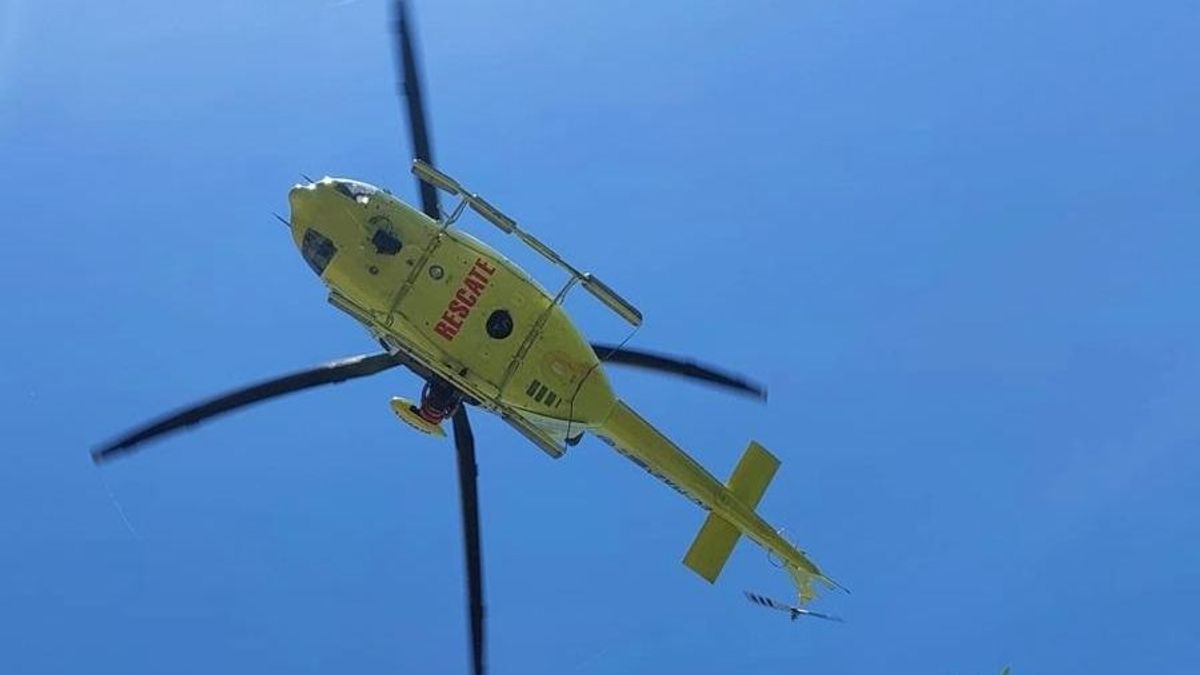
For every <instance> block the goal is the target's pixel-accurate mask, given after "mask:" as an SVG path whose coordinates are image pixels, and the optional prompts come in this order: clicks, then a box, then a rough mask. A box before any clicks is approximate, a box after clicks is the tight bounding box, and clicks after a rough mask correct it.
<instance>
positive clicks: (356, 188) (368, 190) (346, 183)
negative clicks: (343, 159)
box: [333, 180, 376, 204]
mask: <svg viewBox="0 0 1200 675" xmlns="http://www.w3.org/2000/svg"><path fill="white" fill-rule="evenodd" d="M333 188H334V189H335V190H337V191H338V192H340V193H342V194H343V195H346V196H347V197H349V198H350V199H353V200H354V201H356V202H358V203H360V204H365V203H367V201H368V200H369V199H370V198H371V195H374V194H375V192H376V190H375V188H373V187H371V186H370V185H367V184H366V183H359V182H358V181H352V180H335V181H333Z"/></svg>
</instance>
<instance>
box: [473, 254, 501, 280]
mask: <svg viewBox="0 0 1200 675" xmlns="http://www.w3.org/2000/svg"><path fill="white" fill-rule="evenodd" d="M475 267H478V268H479V269H481V270H483V271H484V273H486V274H487V275H488V276H489V277H490V276H492V275H493V274H495V273H496V268H495V267H492V266H491V265H489V264H487V263H486V262H484V261H483V258H476V259H475Z"/></svg>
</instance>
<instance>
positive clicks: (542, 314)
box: [93, 2, 837, 673]
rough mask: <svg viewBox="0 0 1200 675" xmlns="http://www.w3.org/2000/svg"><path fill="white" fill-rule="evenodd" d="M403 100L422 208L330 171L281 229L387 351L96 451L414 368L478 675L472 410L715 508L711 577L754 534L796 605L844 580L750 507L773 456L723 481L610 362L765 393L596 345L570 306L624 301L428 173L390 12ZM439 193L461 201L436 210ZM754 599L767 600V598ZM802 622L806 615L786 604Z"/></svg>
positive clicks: (420, 114)
mask: <svg viewBox="0 0 1200 675" xmlns="http://www.w3.org/2000/svg"><path fill="white" fill-rule="evenodd" d="M396 32H397V43H398V48H399V49H398V55H399V64H400V67H401V70H402V74H403V82H404V86H403V93H404V98H405V100H406V102H407V108H408V118H409V123H410V128H411V134H412V141H413V146H414V154H415V156H416V159H415V160H414V161H413V164H412V171H413V173H414V174H415V175H416V177H417V178H418V187H419V190H420V197H421V207H422V208H421V209H420V210H417V209H415V208H413V207H411V206H409V205H408V204H405V203H404V202H403V201H401V200H399V199H397V198H395V197H394V196H392V195H391V194H390V193H389V192H387V191H385V190H382V189H380V188H377V187H374V186H371V185H368V184H366V183H362V182H359V181H355V180H349V179H344V178H324V179H321V180H318V181H312V182H308V183H305V184H301V185H296V186H295V187H293V188H292V190H291V192H290V194H289V202H290V207H291V217H290V218H289V219H286V220H285V224H286V225H287V226H288V227H289V229H290V231H291V236H292V239H293V241H294V243H295V245H296V247H297V248H298V249H299V252H300V255H301V256H302V257H303V259H304V261H305V262H306V263H307V264H308V265H309V267H311V268H312V271H313V272H314V273H315V274H316V275H318V276H319V277H320V279H321V281H322V282H323V283H324V284H325V286H326V287H327V288H328V292H329V294H328V301H329V302H330V304H332V305H333V306H334V307H336V308H337V309H339V310H341V311H342V312H344V313H346V314H348V315H349V316H350V317H352V318H353V319H354V320H355V321H357V322H359V323H361V324H362V325H363V326H365V327H366V328H367V330H368V331H370V333H371V334H372V335H373V336H374V337H375V338H376V339H377V340H378V341H379V342H380V344H382V345H383V347H384V351H383V352H380V353H377V354H372V355H363V356H358V357H353V358H349V359H345V360H341V361H336V362H333V363H329V364H325V365H322V366H318V367H316V368H312V369H309V370H305V371H301V372H298V373H294V374H291V375H287V376H284V377H280V378H276V379H273V380H270V381H267V382H262V383H259V384H256V385H253V386H250V387H246V388H243V389H239V390H236V391H233V392H230V393H227V394H223V395H221V396H218V397H216V398H213V399H210V400H208V401H205V402H202V403H200V404H198V405H195V406H192V407H189V408H187V409H184V410H181V411H178V412H176V413H173V414H171V415H168V416H167V417H164V418H161V419H159V420H156V421H154V422H152V423H150V424H148V425H146V426H144V427H141V428H139V429H137V430H134V431H132V432H130V433H128V434H126V435H125V436H123V437H121V438H119V439H117V440H114V441H113V442H111V443H108V444H106V445H105V446H103V447H100V448H98V449H96V450H95V451H94V452H93V457H94V459H95V461H97V462H104V461H107V460H110V459H113V458H115V457H118V456H120V455H122V454H125V453H128V452H130V451H131V450H133V449H135V448H137V447H138V446H140V445H141V444H142V443H144V442H146V441H148V440H150V439H152V438H155V437H157V436H160V435H162V434H165V433H169V432H171V431H174V430H177V429H181V428H184V427H187V426H191V425H193V424H196V423H197V422H200V421H203V420H205V419H208V418H211V417H214V416H216V415H220V414H222V413H225V412H228V411H230V410H234V409H236V408H240V407H243V406H246V405H249V404H252V403H255V402H259V401H262V400H266V399H270V398H274V397H277V396H282V395H285V394H288V393H292V392H296V391H300V390H303V389H308V388H312V387H316V386H320V385H323V384H329V383H333V382H341V381H344V380H348V379H354V378H359V377H365V376H368V375H373V374H376V373H379V372H382V371H384V370H387V369H389V368H394V367H396V366H400V365H403V366H406V367H408V368H409V369H410V370H412V371H413V372H414V373H416V374H417V375H418V376H419V377H421V378H422V379H423V380H424V381H425V386H424V389H423V391H422V393H421V396H420V398H419V400H416V401H412V400H408V399H404V398H393V399H392V400H391V408H392V410H393V412H394V413H395V414H396V416H397V417H398V418H399V419H400V420H402V421H404V422H405V423H406V424H408V425H409V426H411V427H412V428H414V429H416V430H417V431H420V432H422V433H425V434H431V435H434V436H445V431H444V429H443V422H444V421H445V420H446V419H447V418H449V419H451V420H452V427H453V435H454V442H455V447H456V450H457V455H458V467H459V487H460V491H461V498H462V506H463V528H464V538H465V542H466V559H467V573H468V575H467V576H468V596H469V607H470V613H471V628H472V647H473V649H472V652H473V665H474V670H475V672H476V673H481V672H482V671H483V590H482V585H483V575H482V563H481V555H480V544H479V514H478V499H477V495H476V477H475V449H474V439H473V435H472V432H471V428H470V424H469V422H468V419H467V408H468V407H475V408H478V409H482V410H486V411H488V412H491V413H494V414H496V415H498V416H499V417H501V418H502V419H503V420H505V421H506V422H507V423H508V424H510V425H511V426H513V427H514V428H515V429H516V430H517V431H519V432H520V433H521V434H522V435H524V436H525V437H526V438H527V439H529V440H530V441H531V442H532V443H533V444H534V445H535V446H537V447H538V448H541V449H542V450H543V451H544V452H546V453H547V454H548V455H550V456H551V457H555V458H558V457H561V456H562V455H563V454H564V453H565V452H566V450H567V448H568V447H569V446H572V445H574V444H576V443H578V442H579V441H580V439H581V438H582V437H583V436H584V435H585V434H589V433H590V434H592V435H594V436H596V437H598V438H600V439H601V440H603V441H604V442H606V443H608V444H609V445H611V446H612V447H613V448H614V449H616V450H617V452H619V453H621V454H622V455H624V456H626V457H628V458H629V459H631V460H632V461H633V462H634V463H636V464H637V465H638V466H640V467H642V468H643V469H645V470H646V471H647V472H648V473H650V474H651V475H653V476H654V477H656V478H658V479H659V480H661V481H662V482H664V483H666V484H667V485H668V486H670V487H671V488H673V489H674V490H675V491H676V492H678V493H679V494H681V495H683V496H684V497H685V498H687V499H689V500H691V501H692V502H694V503H695V504H697V505H698V506H700V507H701V508H703V509H704V510H706V511H707V512H708V517H707V519H706V520H705V521H704V524H703V526H702V527H701V528H700V531H699V533H698V534H697V535H696V538H695V540H694V541H693V542H692V545H691V547H690V548H689V549H688V551H687V553H686V555H685V556H684V559H683V563H684V564H685V565H686V566H687V567H688V568H690V569H691V570H693V571H694V572H696V573H697V574H699V575H700V576H701V577H703V578H704V579H707V580H708V581H710V582H714V581H716V579H717V577H718V575H719V574H720V573H721V569H722V568H723V567H724V565H725V563H726V561H727V560H728V558H729V556H730V554H731V553H732V551H733V548H734V545H735V544H736V543H737V541H738V539H739V538H740V537H741V536H742V535H745V536H747V537H749V538H750V539H751V540H753V541H754V542H756V543H758V544H759V545H760V546H762V547H763V548H765V549H766V550H767V551H768V552H769V554H771V555H772V556H773V558H774V559H776V561H777V562H778V564H779V565H780V566H781V567H783V568H784V569H785V570H786V571H787V572H788V574H789V576H790V578H791V580H792V581H793V582H794V584H795V586H796V589H797V592H798V594H799V599H800V603H801V604H803V603H806V602H807V601H809V600H811V599H812V598H813V597H814V582H819V583H821V584H823V585H825V586H827V587H831V588H833V587H837V585H836V584H835V583H834V582H833V581H832V580H831V579H830V578H829V577H827V576H826V575H825V574H824V573H822V572H821V570H820V569H818V567H817V566H816V565H815V564H814V563H813V562H812V561H810V560H809V559H808V557H806V556H805V554H804V553H803V552H802V551H801V550H799V549H797V548H796V547H795V546H793V545H792V544H791V543H790V542H789V541H788V540H787V539H785V538H784V537H783V536H782V535H781V534H780V533H779V531H778V530H777V529H776V528H775V527H774V526H772V525H771V524H770V523H768V522H767V521H766V520H764V519H763V518H762V517H761V516H760V515H759V514H758V513H757V512H756V511H755V507H756V506H757V505H758V502H759V500H760V499H761V497H762V495H763V492H764V491H765V490H766V488H767V484H768V483H769V482H770V481H771V479H772V477H773V476H774V475H775V472H776V470H777V469H778V468H779V463H780V462H779V460H778V459H777V458H776V457H775V456H774V455H772V454H771V453H770V452H768V451H767V450H766V449H765V448H764V447H763V446H761V445H759V444H758V443H756V442H751V443H750V444H749V447H748V448H747V449H746V451H745V454H743V455H742V457H741V460H740V461H739V462H738V464H737V466H736V467H735V468H734V470H733V474H732V475H731V477H730V478H729V480H728V482H726V483H722V482H721V481H719V480H718V479H716V478H715V477H714V476H713V475H712V474H711V473H710V472H709V471H708V470H707V469H705V468H704V467H703V466H701V465H700V464H699V463H698V462H697V461H696V460H694V459H693V458H692V457H691V456H689V455H688V454H687V453H686V452H684V451H683V450H682V449H681V448H679V447H678V446H677V445H675V444H674V443H673V442H671V440H670V439H669V438H667V437H666V436H665V435H663V433H662V432H660V431H659V430H658V429H656V428H655V427H654V426H653V425H651V424H650V423H649V422H647V421H646V420H645V419H643V418H642V417H641V416H640V415H639V414H638V413H637V412H636V411H635V410H634V409H633V408H632V407H630V406H629V405H628V404H627V403H626V402H624V401H622V400H621V399H619V398H618V397H617V396H616V395H615V394H614V393H613V390H612V388H611V386H610V385H609V381H608V378H607V376H606V374H605V367H606V365H608V364H614V363H615V364H624V365H631V366H638V367H645V368H650V369H655V370H660V371H664V372H669V373H672V374H677V375H683V376H686V377H691V378H695V379H699V380H703V381H706V382H709V383H713V384H717V385H720V386H725V387H729V388H732V389H734V390H737V391H741V392H745V393H748V394H751V395H756V396H760V397H765V392H764V391H763V390H762V389H761V388H759V387H758V386H756V385H754V384H752V383H750V382H748V381H746V380H744V379H742V378H739V377H737V376H733V375H730V374H727V373H723V372H720V371H718V370H715V369H713V368H710V367H707V366H703V365H700V364H697V363H695V362H692V361H688V360H683V359H678V358H675V357H669V356H664V355H660V354H654V353H648V352H642V351H637V350H632V349H626V348H624V347H622V346H612V345H598V344H589V343H588V342H587V341H586V340H585V339H584V337H583V335H582V334H581V333H580V331H579V330H578V329H577V328H576V327H575V325H574V324H573V323H572V321H571V319H570V317H568V315H567V314H566V312H565V311H564V309H563V300H564V298H565V297H566V296H567V294H568V293H569V292H570V291H571V290H572V289H574V288H575V287H577V286H578V287H580V288H582V289H583V290H584V291H585V292H587V293H590V294H591V295H592V296H594V297H595V298H596V299H597V300H599V301H600V302H601V303H603V304H604V305H605V306H607V307H608V308H610V309H611V310H612V311H614V312H615V313H616V314H617V315H619V316H620V317H621V318H622V319H624V320H625V321H627V322H629V323H630V324H632V325H634V326H636V325H639V324H640V323H641V321H642V314H641V313H640V312H639V311H638V310H637V308H636V307H634V306H633V305H632V304H631V303H630V302H629V301H627V300H625V299H624V298H622V297H621V296H620V295H619V294H618V293H617V292H615V291H614V290H613V289H611V288H610V287H608V286H607V285H605V284H604V283H603V282H601V281H600V280H599V279H598V278H597V277H596V276H594V275H592V274H589V273H587V272H583V271H580V270H579V269H578V268H577V267H575V266H574V265H572V264H570V263H568V262H567V261H566V260H564V258H563V257H562V256H560V255H559V254H558V253H556V252H555V251H554V250H553V249H551V248H550V247H549V246H547V245H545V244H544V243H542V242H541V241H539V240H538V239H537V238H535V237H534V236H532V235H531V234H529V233H528V232H527V231H526V230H524V229H523V228H522V227H521V226H519V225H518V224H517V222H516V221H515V220H513V219H512V218H510V217H509V216H507V215H505V214H504V213H503V212H501V211H500V210H499V209H498V208H496V207H495V206H493V205H492V204H491V203H490V202H488V201H487V200H485V199H484V198H482V197H480V196H479V195H477V194H475V193H474V192H471V191H470V190H468V189H466V188H465V187H464V186H463V185H462V184H461V183H460V182H459V181H457V180H455V179H454V178H452V177H450V176H448V175H447V174H445V173H443V172H441V171H439V170H438V169H436V168H434V166H433V164H432V153H431V149H430V144H429V139H428V134H427V130H426V126H427V125H426V121H425V112H424V109H423V103H422V99H421V84H420V80H419V77H418V65H417V61H416V56H415V53H414V46H413V40H412V37H411V35H410V29H409V26H408V21H407V19H406V14H405V9H404V4H403V3H402V2H397V3H396ZM439 193H445V194H447V195H449V196H451V197H454V198H456V199H457V200H458V202H457V205H456V206H455V207H454V208H453V209H452V210H450V211H449V212H448V213H443V211H442V210H441V208H440V204H439V196H438V195H439ZM468 209H469V210H471V211H473V212H474V213H476V214H478V215H479V216H480V217H482V218H483V219H484V220H486V221H487V222H489V223H491V224H492V225H494V226H496V227H497V228H499V229H500V230H501V231H502V232H505V233H507V234H510V235H514V236H515V237H517V238H518V239H519V240H520V241H521V242H523V243H524V244H526V245H528V246H529V247H531V248H532V249H533V250H535V251H537V252H538V253H539V254H541V255H542V256H544V257H545V258H546V259H548V260H549V261H551V262H552V263H554V264H555V265H557V266H559V267H561V268H562V269H563V270H565V271H566V273H567V276H568V279H567V281H566V283H565V284H564V285H563V286H562V288H560V289H558V290H557V291H556V292H554V293H551V292H549V291H547V290H546V289H544V288H543V287H542V286H540V285H539V284H538V283H537V282H535V281H534V280H533V279H532V278H530V277H529V275H527V274H526V273H525V272H524V271H523V270H521V268H519V267H518V266H516V265H515V264H514V263H513V262H511V261H509V260H508V259H507V258H505V257H504V256H503V255H501V254H500V253H498V252H497V251H495V250H494V249H492V248H491V247H489V246H488V245H486V244H484V243H483V242H481V241H480V240H478V239H476V238H475V237H472V236H471V235H469V234H467V233H466V232H464V231H462V230H461V229H458V228H456V227H455V224H456V223H457V222H458V221H459V219H460V217H461V216H462V215H463V214H464V213H465V212H466V211H467V210H468ZM760 604H761V603H760ZM791 611H792V612H793V614H792V615H793V617H795V616H798V615H800V614H805V613H809V612H807V611H806V610H801V609H799V608H792V610H791Z"/></svg>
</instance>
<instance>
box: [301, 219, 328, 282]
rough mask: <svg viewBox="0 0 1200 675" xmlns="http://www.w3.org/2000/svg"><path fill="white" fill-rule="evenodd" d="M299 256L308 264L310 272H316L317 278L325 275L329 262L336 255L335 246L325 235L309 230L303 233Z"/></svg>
mask: <svg viewBox="0 0 1200 675" xmlns="http://www.w3.org/2000/svg"><path fill="white" fill-rule="evenodd" d="M300 254H301V255H303V256H304V262H306V263H308V266H309V267H311V268H312V271H313V272H316V274H317V276H321V275H322V274H324V273H325V268H326V267H327V266H328V265H329V261H330V260H333V256H335V255H337V246H334V245H333V242H332V241H330V240H329V238H328V237H326V236H325V235H323V234H321V233H320V232H317V231H316V230H314V229H312V228H309V229H307V230H305V231H304V241H303V243H302V245H301V247H300Z"/></svg>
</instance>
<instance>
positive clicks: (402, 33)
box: [394, 0, 441, 220]
mask: <svg viewBox="0 0 1200 675" xmlns="http://www.w3.org/2000/svg"><path fill="white" fill-rule="evenodd" d="M405 5H406V3H405V2H404V0H396V4H395V9H394V14H395V23H396V48H397V52H396V55H397V57H398V58H399V59H400V64H399V66H400V95H401V96H402V97H403V98H404V102H405V105H406V106H407V108H408V130H409V138H410V140H411V141H412V148H413V158H414V159H419V160H421V161H422V162H425V163H426V164H429V165H430V166H433V165H434V164H433V149H432V148H431V147H430V145H429V124H428V120H427V118H426V117H425V101H424V99H423V98H422V96H421V91H422V89H421V66H420V64H419V63H418V62H417V49H416V45H415V44H414V39H413V31H412V28H411V27H410V26H409V21H408V8H407V7H406V6H405ZM417 189H418V190H420V191H421V210H422V211H423V212H425V215H427V216H429V217H430V218H433V219H434V220H437V219H439V218H441V209H440V208H439V206H438V193H437V189H436V188H434V187H433V186H432V185H430V184H429V183H426V182H424V181H422V180H419V179H418V180H417Z"/></svg>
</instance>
